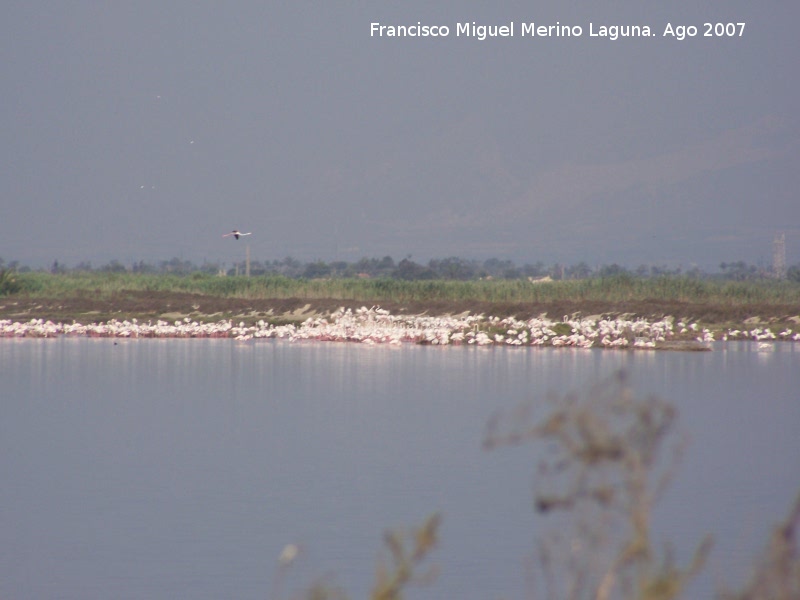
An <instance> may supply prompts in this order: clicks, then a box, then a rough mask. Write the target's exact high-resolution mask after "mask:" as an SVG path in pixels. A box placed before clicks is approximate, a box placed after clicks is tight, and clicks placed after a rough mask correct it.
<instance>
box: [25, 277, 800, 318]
mask: <svg viewBox="0 0 800 600" xmlns="http://www.w3.org/2000/svg"><path fill="white" fill-rule="evenodd" d="M15 280H16V281H15V289H14V290H13V291H14V292H16V293H19V294H23V295H26V296H28V297H31V298H43V299H48V298H63V297H75V296H81V295H86V294H89V295H92V296H94V297H101V298H102V297H108V296H110V295H112V294H115V293H119V292H124V291H152V292H186V293H194V294H203V295H208V296H215V297H224V298H244V299H284V298H301V299H309V300H312V299H323V298H330V299H338V300H353V301H359V302H381V301H383V302H438V301H443V302H448V301H451V302H452V301H475V302H496V303H548V302H562V301H571V302H595V301H596V302H615V303H619V302H626V301H632V300H638V301H646V300H658V301H668V302H692V303H710V304H720V305H729V306H745V305H749V304H775V305H790V306H791V305H794V306H798V308H799V309H800V284H798V283H796V282H791V281H777V280H764V281H741V282H737V281H713V280H700V279H693V278H690V277H680V276H667V277H657V278H639V277H634V276H630V275H618V276H612V277H603V278H591V279H579V280H569V281H552V282H544V283H531V282H528V281H525V280H476V281H450V280H427V281H402V280H397V279H388V278H387V279H354V278H348V279H345V278H341V279H292V278H288V277H284V276H280V275H278V276H262V277H217V276H214V275H208V274H205V273H193V274H191V275H187V276H179V275H170V274H157V275H154V274H132V273H97V272H92V273H67V274H55V275H53V274H49V273H41V272H29V273H18V274H16V275H15Z"/></svg>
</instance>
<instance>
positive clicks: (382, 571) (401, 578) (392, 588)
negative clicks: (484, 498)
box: [273, 513, 442, 600]
mask: <svg viewBox="0 0 800 600" xmlns="http://www.w3.org/2000/svg"><path fill="white" fill-rule="evenodd" d="M441 520H442V519H441V515H440V514H439V513H435V514H433V515H431V516H430V517H428V518H427V519H426V520H425V522H424V523H423V524H422V525H421V526H420V527H418V528H417V529H415V530H412V531H410V532H407V531H403V530H400V529H392V530H389V531H386V533H384V542H385V543H386V547H387V548H388V550H389V556H390V558H391V560H390V561H388V562H387V561H386V560H381V561H380V562H379V563H378V568H377V572H376V576H375V585H374V586H373V588H372V592H371V594H370V599H371V600H402V598H403V592H404V590H405V589H406V588H407V587H408V586H411V585H427V584H430V583H432V582H433V580H434V579H435V578H436V575H437V569H436V568H435V567H433V566H429V567H426V568H425V570H424V571H422V572H420V569H421V568H423V566H424V563H425V562H426V561H427V559H428V558H429V555H430V553H431V552H432V551H433V549H434V548H435V547H436V545H437V544H438V541H439V524H440V523H441ZM409 538H410V539H409ZM284 552H285V550H284ZM282 556H283V554H282ZM279 563H280V568H281V569H286V568H288V567H289V565H290V563H291V560H290V561H286V562H284V561H279ZM347 597H348V596H347V594H345V592H344V590H342V589H341V588H340V587H338V586H336V585H335V583H334V582H332V581H331V580H330V578H321V579H318V580H317V581H316V582H314V583H313V584H312V586H311V587H310V588H309V589H308V590H307V591H305V592H303V595H302V598H303V599H304V600H347ZM273 598H280V593H277V594H275V593H274V594H273Z"/></svg>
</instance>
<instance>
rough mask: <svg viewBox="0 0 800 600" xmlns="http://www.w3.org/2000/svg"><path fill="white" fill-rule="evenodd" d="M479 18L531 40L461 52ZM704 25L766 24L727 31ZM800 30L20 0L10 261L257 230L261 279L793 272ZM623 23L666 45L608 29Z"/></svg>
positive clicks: (12, 99) (10, 163)
mask: <svg viewBox="0 0 800 600" xmlns="http://www.w3.org/2000/svg"><path fill="white" fill-rule="evenodd" d="M473 22H474V23H475V24H476V25H492V26H502V25H506V26H509V25H513V26H514V36H513V37H512V36H506V37H487V38H486V39H485V40H483V41H481V40H479V39H478V38H476V37H474V36H466V35H463V34H461V35H457V31H458V25H459V24H465V23H466V24H471V23H473ZM705 22H710V23H712V24H715V23H722V24H727V23H731V24H736V23H744V24H745V25H744V26H743V28H741V27H739V26H736V27H735V32H736V34H735V35H733V36H730V37H729V36H727V35H724V36H722V37H715V36H711V37H706V36H704V32H705V30H706V28H705V27H704V26H703V23H705ZM372 23H378V24H381V25H387V26H396V25H407V26H414V25H417V24H418V23H419V24H420V25H424V26H442V25H444V26H446V27H448V28H449V30H450V31H449V35H448V36H446V37H387V36H385V35H384V36H380V37H378V36H375V35H371V33H372V31H373V29H372V27H371V24H372ZM530 23H535V24H536V25H543V26H549V25H555V24H559V25H566V26H568V27H571V28H573V31H575V27H580V28H581V35H580V36H571V37H568V36H555V35H552V36H544V37H543V36H530V35H524V36H523V35H522V26H523V24H525V25H528V24H530ZM668 23H671V24H672V25H673V26H677V25H694V26H696V27H697V28H698V33H697V35H696V36H695V37H687V38H686V39H684V40H682V41H680V40H678V39H677V38H676V37H672V36H669V35H668V36H664V35H663V33H664V31H665V26H666V25H667V24H668ZM798 23H800V5H799V6H794V5H790V4H788V3H784V2H777V1H768V2H767V3H766V4H759V5H753V4H752V3H750V2H746V1H744V0H734V1H730V2H726V3H724V5H713V6H705V5H704V6H680V7H675V6H667V5H656V6H643V5H642V4H641V3H640V2H634V1H633V0H622V1H621V2H616V3H613V6H598V3H596V2H588V1H581V2H571V3H569V4H568V5H565V4H564V3H561V2H555V0H548V1H545V2H540V3H538V4H537V5H536V6H531V5H530V3H528V2H522V1H514V2H500V3H497V4H494V5H492V6H491V7H487V6H486V5H483V4H482V3H478V2H460V3H450V2H445V3H437V4H436V5H430V3H423V2H419V1H410V2H405V3H401V4H397V3H388V2H364V1H352V2H345V3H336V4H331V5H323V6H316V5H315V6H308V5H295V4H288V5H285V4H275V3H262V2H256V1H247V2H242V1H235V2H231V3H225V4H223V3H214V2H204V3H198V2H189V1H187V0H175V1H173V2H169V3H156V2H150V1H148V2H130V1H124V2H118V3H114V4H112V5H106V4H101V3H97V2H91V1H86V0H84V1H76V2H70V3H55V4H53V3H44V2H35V1H34V2H22V1H17V0H14V1H11V2H9V3H7V4H6V10H5V11H4V19H3V22H2V24H0V32H2V40H1V41H0V48H2V55H3V58H4V60H3V61H2V63H1V64H0V73H2V82H3V96H4V100H5V102H4V105H3V108H2V110H0V127H1V128H2V129H1V130H2V137H3V142H4V143H3V144H2V150H0V152H1V153H2V154H1V155H0V156H2V161H3V164H4V166H5V168H4V172H3V177H2V178H0V257H2V258H3V259H4V260H5V261H6V262H8V261H11V260H17V261H19V262H20V264H23V265H28V266H31V267H33V268H41V267H47V266H49V265H50V264H51V263H52V262H53V261H54V260H58V261H59V262H61V263H64V264H67V265H69V266H74V265H76V264H78V263H80V262H82V261H90V262H91V263H92V264H93V265H101V264H105V263H108V262H109V261H111V260H119V261H120V262H122V263H123V264H131V263H133V262H138V261H145V262H158V261H161V260H169V259H170V258H173V257H179V258H181V259H184V260H191V261H192V262H195V263H198V264H199V263H202V262H203V261H208V262H220V263H227V264H231V263H232V262H234V261H236V260H241V259H242V257H243V255H244V247H245V246H244V240H240V241H238V242H236V241H234V240H232V239H231V238H223V237H222V234H224V233H226V232H228V231H230V230H231V229H234V228H236V229H240V230H242V231H252V232H253V235H252V236H250V237H249V238H247V244H249V245H250V252H251V257H252V259H253V260H261V261H270V260H278V259H282V258H283V257H286V256H291V257H295V258H297V259H298V260H301V261H312V260H315V259H321V260H324V261H332V260H337V259H338V260H345V261H348V262H354V261H357V260H358V259H359V258H361V257H369V258H372V257H383V256H387V255H388V256H392V257H393V258H394V259H395V260H401V259H402V258H405V257H406V256H408V255H411V257H412V259H413V260H415V261H417V262H420V263H424V262H427V261H428V260H430V259H433V258H446V257H451V256H457V257H461V258H466V259H475V260H486V259H489V258H500V259H511V260H513V261H514V262H515V263H517V264H525V263H535V262H538V261H541V262H544V263H545V264H553V263H556V262H558V263H562V264H577V263H580V262H586V263H587V264H589V265H591V266H595V265H603V264H613V263H617V264H620V265H625V266H630V267H635V266H637V265H640V264H651V265H668V266H677V265H682V266H684V267H688V266H690V265H698V266H700V267H701V268H703V269H714V268H716V267H718V265H719V263H720V262H723V261H725V262H731V261H738V260H744V261H746V262H748V263H752V264H757V263H759V262H761V263H766V264H770V263H771V260H772V241H773V238H774V236H775V235H776V234H778V233H785V236H786V260H787V264H789V265H792V264H796V263H798V262H800V198H799V197H798V191H797V190H798V189H800V169H798V167H800V143H798V142H800V119H798V116H797V98H798V91H800V90H799V89H798V88H799V87H800V84H799V83H798V79H797V77H796V63H797V60H798V58H800V41H798V37H797V35H796V31H795V30H796V26H797V24H798ZM590 24H591V25H590ZM603 24H605V25H632V26H634V25H635V26H637V27H638V28H639V31H641V29H642V28H644V27H645V26H646V27H649V28H650V32H651V36H650V37H620V38H619V39H617V40H614V41H612V40H610V39H608V38H607V37H605V38H604V37H599V36H593V35H590V32H592V33H595V32H597V31H598V29H599V27H600V26H601V25H603ZM590 27H591V29H590ZM723 30H725V28H724V27H723ZM727 31H733V29H731V28H728V29H727ZM740 31H741V35H739V32H740ZM712 32H713V27H712Z"/></svg>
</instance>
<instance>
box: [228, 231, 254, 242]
mask: <svg viewBox="0 0 800 600" xmlns="http://www.w3.org/2000/svg"><path fill="white" fill-rule="evenodd" d="M229 235H232V236H233V237H235V238H236V239H237V240H238V239H239V236H240V235H252V233H242V232H241V231H239V230H238V229H234V230H233V231H231V232H230V233H226V234H225V235H223V236H222V237H228V236H229Z"/></svg>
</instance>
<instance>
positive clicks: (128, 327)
mask: <svg viewBox="0 0 800 600" xmlns="http://www.w3.org/2000/svg"><path fill="white" fill-rule="evenodd" d="M58 336H85V337H111V338H164V337H167V338H231V339H235V340H237V341H240V342H246V341H249V340H257V339H270V338H276V339H284V340H290V341H300V340H316V341H331V342H361V343H364V344H393V345H399V344H403V343H415V344H432V345H448V344H468V345H477V346H490V345H495V346H497V345H503V346H551V347H576V348H634V349H655V348H658V347H659V344H660V343H661V344H664V343H665V342H670V341H679V340H688V341H692V342H699V343H702V344H708V343H710V342H713V341H715V340H716V339H720V340H723V341H728V340H736V339H740V340H752V341H756V342H760V343H761V344H770V343H771V342H773V341H781V340H785V341H795V342H796V341H800V333H795V332H793V331H792V330H791V329H788V328H787V329H785V330H783V331H782V332H780V333H777V334H776V333H774V332H773V331H772V330H770V329H769V328H766V327H764V328H760V327H756V328H754V329H752V330H743V331H740V330H727V331H724V332H722V333H721V334H718V336H719V337H715V334H714V333H713V332H711V331H710V330H709V329H708V328H701V327H700V326H699V325H698V324H697V323H689V322H684V321H676V320H675V319H673V318H672V317H666V318H664V319H661V320H659V321H647V320H644V319H635V320H629V319H622V318H617V319H610V318H609V319H604V318H583V319H581V318H570V317H564V318H563V319H562V320H560V321H558V320H551V319H548V318H545V317H538V318H533V319H528V320H520V319H515V318H512V317H509V318H504V319H501V318H499V317H491V316H489V317H486V316H483V315H468V314H466V315H461V316H443V317H433V316H426V315H392V314H390V313H389V311H387V310H385V309H382V308H380V307H372V308H367V307H361V308H359V309H357V310H355V311H354V310H352V309H349V308H347V309H346V308H340V309H339V310H338V311H336V312H335V313H334V314H332V315H331V316H330V317H329V318H323V317H310V318H308V319H306V320H305V321H304V322H302V323H300V324H299V325H295V324H286V325H274V324H271V323H268V322H265V321H263V320H260V321H258V322H256V323H253V324H250V325H248V324H246V323H245V322H243V321H241V322H239V323H238V324H237V323H234V322H233V321H231V320H221V321H217V322H213V323H203V322H198V321H194V320H192V319H191V318H189V317H185V318H183V319H182V320H177V321H173V322H168V321H163V320H157V321H156V322H152V321H148V322H146V323H142V322H139V321H138V320H137V319H131V320H122V321H119V320H114V319H112V320H111V321H107V322H103V323H90V324H88V325H83V324H81V323H71V324H67V323H53V322H52V321H44V320H42V319H31V320H30V321H27V322H15V321H11V320H0V337H38V338H49V337H58Z"/></svg>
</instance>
